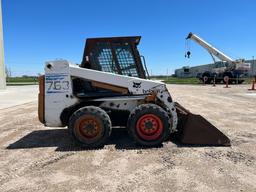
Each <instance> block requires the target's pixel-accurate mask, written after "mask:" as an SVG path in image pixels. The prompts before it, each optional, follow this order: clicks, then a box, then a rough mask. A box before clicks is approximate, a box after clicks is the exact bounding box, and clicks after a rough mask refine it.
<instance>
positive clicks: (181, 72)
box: [175, 60, 256, 77]
mask: <svg viewBox="0 0 256 192" xmlns="http://www.w3.org/2000/svg"><path fill="white" fill-rule="evenodd" d="M245 62H246V63H251V69H250V70H249V71H248V75H250V76H252V75H256V60H246V61H245ZM224 65H225V64H224V63H223V62H221V61H219V62H216V63H211V64H205V65H198V66H194V67H189V66H184V67H182V68H180V69H176V70H175V76H177V77H197V75H198V74H200V73H203V72H205V71H211V70H212V69H214V68H219V67H224Z"/></svg>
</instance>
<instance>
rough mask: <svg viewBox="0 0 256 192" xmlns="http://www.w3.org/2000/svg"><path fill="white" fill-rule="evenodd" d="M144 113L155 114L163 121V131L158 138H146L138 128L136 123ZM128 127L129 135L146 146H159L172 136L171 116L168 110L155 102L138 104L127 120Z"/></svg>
mask: <svg viewBox="0 0 256 192" xmlns="http://www.w3.org/2000/svg"><path fill="white" fill-rule="evenodd" d="M144 115H154V116H157V117H158V118H159V119H160V120H161V122H162V125H163V126H162V127H163V128H162V131H161V134H160V136H159V137H158V138H156V139H153V140H145V139H143V138H142V137H141V136H140V135H139V133H138V131H137V129H136V125H137V122H138V121H139V119H140V118H141V117H143V116H144ZM127 129H128V133H129V135H130V136H131V137H132V138H133V139H134V140H135V141H136V143H138V144H139V145H142V146H146V147H152V146H159V145H160V144H162V143H163V142H164V141H166V140H167V139H168V138H169V136H170V122H169V116H168V114H167V112H166V111H165V110H164V109H162V108H161V107H159V106H157V105H155V104H142V105H139V106H137V107H136V108H135V109H134V110H133V111H132V112H131V113H130V116H129V118H128V122H127Z"/></svg>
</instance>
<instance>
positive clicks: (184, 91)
mask: <svg viewBox="0 0 256 192" xmlns="http://www.w3.org/2000/svg"><path fill="white" fill-rule="evenodd" d="M168 88H169V90H170V92H171V94H172V96H173V99H174V100H175V101H178V102H180V103H181V104H182V105H183V106H185V107H186V108H187V109H189V110H190V111H191V112H193V113H197V114H201V115H203V116H204V117H206V118H207V119H208V120H209V121H210V122H211V123H213V124H214V125H215V126H216V127H218V128H219V129H220V130H221V131H222V132H224V133H225V134H226V135H227V136H228V137H229V138H230V139H231V142H232V146H231V147H193V146H187V145H180V144H175V143H172V142H171V141H167V142H165V143H164V144H163V146H162V147H160V148H151V149H141V148H138V147H136V145H135V144H134V143H133V141H132V140H131V139H130V138H129V137H128V135H127V132H126V130H125V129H115V130H113V133H112V135H111V138H110V139H109V142H108V143H107V145H105V147H104V148H103V149H99V150H82V149H80V148H79V147H77V146H75V145H74V143H73V141H72V139H71V138H70V136H69V135H68V132H67V130H66V129H65V128H64V129H63V128H47V127H44V126H43V125H41V124H40V123H39V122H38V120H37V103H36V102H31V103H27V104H23V105H18V106H14V107H9V108H5V109H1V110H0V122H1V125H0V130H1V133H0V191H1V192H5V191H33V192H34V191H77V192H79V191H147V192H148V191H227V192H230V191H246V192H249V191H256V182H255V181H256V165H255V159H256V145H255V144H256V139H255V138H256V102H255V101H256V92H254V93H250V92H248V91H247V88H248V85H247V86H245V85H240V86H232V88H228V89H224V88H223V85H218V86H217V87H212V86H188V85H168Z"/></svg>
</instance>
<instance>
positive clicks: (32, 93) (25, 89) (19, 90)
mask: <svg viewBox="0 0 256 192" xmlns="http://www.w3.org/2000/svg"><path fill="white" fill-rule="evenodd" d="M37 94H38V85H25V86H7V87H6V89H4V90H0V109H4V108H8V107H13V106H15V105H21V104H24V103H28V102H32V101H36V100H37Z"/></svg>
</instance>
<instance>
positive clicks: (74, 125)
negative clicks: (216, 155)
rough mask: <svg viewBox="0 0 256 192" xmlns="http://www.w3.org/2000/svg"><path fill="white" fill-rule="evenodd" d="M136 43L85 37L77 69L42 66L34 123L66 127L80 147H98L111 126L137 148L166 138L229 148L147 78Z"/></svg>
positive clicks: (136, 38)
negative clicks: (124, 131) (123, 129)
mask: <svg viewBox="0 0 256 192" xmlns="http://www.w3.org/2000/svg"><path fill="white" fill-rule="evenodd" d="M139 41H140V37H139V36H134V37H112V38H92V39H87V41H86V45H85V50H84V56H83V61H82V63H81V64H80V65H74V64H72V63H70V62H68V61H66V60H56V61H50V62H47V63H46V65H45V75H44V76H41V77H40V78H39V87H40V93H39V110H38V112H39V120H40V121H41V122H42V123H43V124H44V125H45V126H50V127H64V126H68V129H69V131H70V133H71V135H72V136H73V137H74V139H75V140H76V141H77V142H78V143H79V144H81V145H82V146H85V147H99V146H102V145H104V143H105V142H106V140H107V139H108V137H109V136H110V134H111V129H112V127H115V126H118V127H126V128H127V129H128V133H129V135H130V136H131V137H132V138H133V139H134V140H135V141H136V142H137V143H138V144H140V145H143V146H157V145H159V144H161V143H162V142H163V141H165V140H167V139H168V138H169V136H170V134H175V136H177V137H178V139H179V140H180V142H181V143H186V144H203V145H226V146H229V145H230V140H229V139H228V138H227V137H226V136H225V135H224V134H223V133H222V132H220V131H219V130H218V129H217V128H215V127H214V126H213V125H212V124H211V123H209V122H208V121H207V120H206V119H204V118H203V117H202V116H200V115H194V114H192V113H190V112H189V111H188V110H186V109H185V108H183V107H182V106H181V105H179V104H178V103H175V102H174V101H173V100H172V97H171V95H170V93H169V92H168V90H167V88H166V85H165V84H164V83H161V82H158V81H152V80H149V79H147V75H146V72H145V70H144V67H145V65H144V67H143V64H142V61H141V56H140V55H139V52H138V50H137V45H138V44H139ZM142 58H143V57H142ZM143 61H144V58H143ZM144 64H145V63H144Z"/></svg>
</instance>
